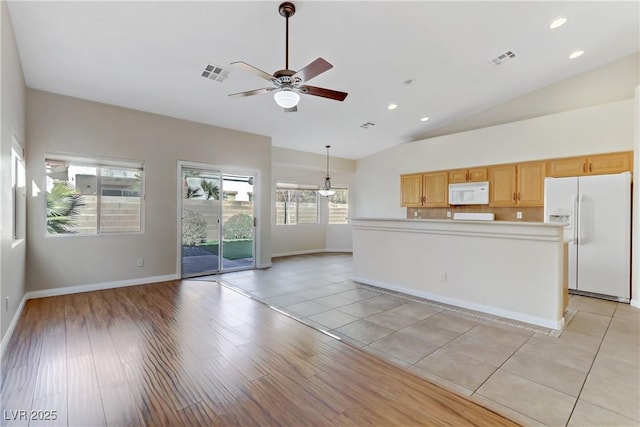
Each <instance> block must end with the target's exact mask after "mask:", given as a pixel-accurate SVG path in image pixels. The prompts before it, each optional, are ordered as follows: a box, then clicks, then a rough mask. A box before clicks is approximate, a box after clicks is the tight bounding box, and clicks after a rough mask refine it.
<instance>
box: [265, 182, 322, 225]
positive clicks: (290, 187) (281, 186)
mask: <svg viewBox="0 0 640 427" xmlns="http://www.w3.org/2000/svg"><path fill="white" fill-rule="evenodd" d="M280 191H287V192H293V191H296V192H301V191H308V192H313V193H314V194H315V197H316V199H315V205H316V206H315V222H302V223H301V222H300V208H299V202H298V201H296V202H295V204H296V222H295V223H290V222H287V216H286V215H285V217H284V223H279V222H278V215H277V209H278V208H277V203H278V192H280ZM285 203H287V202H285ZM274 209H275V210H276V212H275V215H274V221H275V225H276V226H296V225H300V226H305V225H318V224H320V203H319V200H318V186H315V185H299V184H290V183H281V182H278V183H276V191H275V203H274Z"/></svg>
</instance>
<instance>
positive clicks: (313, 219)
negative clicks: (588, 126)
mask: <svg viewBox="0 0 640 427" xmlns="http://www.w3.org/2000/svg"><path fill="white" fill-rule="evenodd" d="M317 223H318V187H313V186H300V185H295V184H282V183H278V184H276V225H295V224H317Z"/></svg>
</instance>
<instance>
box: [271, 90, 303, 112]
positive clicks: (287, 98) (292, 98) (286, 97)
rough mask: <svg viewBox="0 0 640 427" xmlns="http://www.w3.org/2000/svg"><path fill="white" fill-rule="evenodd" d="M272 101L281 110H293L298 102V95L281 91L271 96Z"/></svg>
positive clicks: (290, 91)
mask: <svg viewBox="0 0 640 427" xmlns="http://www.w3.org/2000/svg"><path fill="white" fill-rule="evenodd" d="M273 99H275V101H276V104H278V105H279V106H280V107H282V108H293V107H295V106H296V105H298V102H300V95H298V94H297V93H296V92H294V91H292V90H291V89H282V90H279V91H277V92H276V93H274V94H273Z"/></svg>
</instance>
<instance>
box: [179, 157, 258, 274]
mask: <svg viewBox="0 0 640 427" xmlns="http://www.w3.org/2000/svg"><path fill="white" fill-rule="evenodd" d="M180 180H181V188H182V197H181V205H182V206H181V227H180V228H181V231H182V233H181V239H182V242H181V245H180V247H181V265H182V269H181V271H182V277H194V276H203V275H208V274H215V273H219V272H221V271H230V270H239V269H248V268H254V267H255V257H254V253H255V239H254V236H255V220H254V202H253V181H254V178H253V176H246V175H230V174H224V173H222V172H221V171H218V170H215V169H209V168H206V167H201V166H198V167H194V166H187V165H181V174H180Z"/></svg>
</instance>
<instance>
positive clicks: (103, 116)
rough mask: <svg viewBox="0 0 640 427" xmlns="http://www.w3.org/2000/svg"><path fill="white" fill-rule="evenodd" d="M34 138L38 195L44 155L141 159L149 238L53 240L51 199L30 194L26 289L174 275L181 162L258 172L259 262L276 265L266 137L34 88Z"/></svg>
mask: <svg viewBox="0 0 640 427" xmlns="http://www.w3.org/2000/svg"><path fill="white" fill-rule="evenodd" d="M27 135H28V139H27V148H28V152H29V159H28V161H27V179H28V180H29V182H31V181H33V183H35V185H37V186H38V187H39V188H40V189H42V188H43V187H44V182H45V170H44V163H43V160H44V157H45V153H47V152H54V151H57V152H65V153H77V154H84V155H95V156H110V157H118V158H125V159H138V160H143V161H144V162H145V196H146V199H145V232H144V233H143V234H130V235H100V236H57V237H47V236H46V233H45V220H44V216H45V196H44V193H43V192H42V191H41V192H40V193H39V194H35V193H32V194H30V197H29V198H28V201H27V212H28V213H27V229H28V230H29V232H28V242H27V243H28V250H27V262H28V265H29V268H28V271H27V283H28V284H29V290H33V291H36V290H52V289H56V288H61V287H67V286H79V285H95V284H112V283H114V282H115V283H118V282H121V281H127V280H134V279H140V280H153V279H155V278H160V279H162V278H166V277H171V276H175V275H176V272H177V255H176V253H177V250H176V249H177V208H176V207H177V203H178V200H177V198H178V197H177V190H176V188H177V161H178V160H183V161H190V162H200V163H207V164H212V165H218V166H221V167H229V168H233V170H234V171H235V170H243V169H246V170H252V171H256V175H257V177H256V188H255V194H256V204H257V206H256V210H257V216H258V218H259V222H258V227H259V228H258V232H257V236H256V237H257V244H258V259H257V263H258V265H269V264H270V261H271V247H270V244H269V242H270V235H271V228H270V227H268V226H262V223H264V224H269V223H270V222H271V192H270V187H269V183H270V182H271V141H270V139H269V138H268V137H264V136H259V135H253V134H248V133H244V132H238V131H233V130H229V129H222V128H217V127H213V126H209V125H203V124H199V123H194V122H188V121H184V120H179V119H173V118H168V117H164V116H159V115H154V114H148V113H144V112H140V111H134V110H128V109H124V108H119V107H114V106H109V105H105V104H99V103H95V102H89V101H84V100H80V99H76V98H70V97H66V96H61V95H56V94H52V93H48V92H42V91H36V90H28V91H27ZM223 170H224V169H223ZM137 258H144V261H145V262H144V267H142V268H139V267H137V266H136V260H137Z"/></svg>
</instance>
